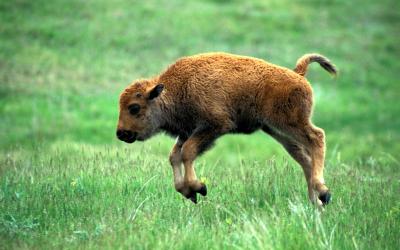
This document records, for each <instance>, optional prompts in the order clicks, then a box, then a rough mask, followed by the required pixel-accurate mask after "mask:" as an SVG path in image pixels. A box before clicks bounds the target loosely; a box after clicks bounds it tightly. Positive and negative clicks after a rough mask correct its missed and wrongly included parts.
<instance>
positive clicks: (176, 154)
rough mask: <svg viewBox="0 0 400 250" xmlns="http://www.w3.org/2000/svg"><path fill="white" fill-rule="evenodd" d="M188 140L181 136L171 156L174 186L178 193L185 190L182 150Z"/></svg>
mask: <svg viewBox="0 0 400 250" xmlns="http://www.w3.org/2000/svg"><path fill="white" fill-rule="evenodd" d="M186 139H187V138H183V137H181V136H179V137H178V138H177V140H176V143H175V145H174V147H173V148H172V150H171V153H170V155H169V162H170V163H171V166H172V172H173V174H174V186H175V189H176V191H178V192H180V191H181V190H182V189H183V176H182V156H181V150H182V145H183V143H184V142H185V141H186Z"/></svg>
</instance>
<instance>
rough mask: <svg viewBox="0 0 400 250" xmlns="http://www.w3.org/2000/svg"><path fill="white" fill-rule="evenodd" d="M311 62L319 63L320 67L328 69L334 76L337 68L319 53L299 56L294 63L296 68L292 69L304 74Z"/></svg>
mask: <svg viewBox="0 0 400 250" xmlns="http://www.w3.org/2000/svg"><path fill="white" fill-rule="evenodd" d="M312 62H317V63H319V65H321V67H322V68H324V69H325V70H326V71H328V72H329V73H330V74H332V75H334V76H336V75H337V69H336V66H335V65H334V64H332V63H331V62H330V61H329V59H328V58H326V57H325V56H322V55H319V54H314V53H313V54H305V55H304V56H302V57H300V58H299V59H298V60H297V63H296V68H295V69H294V72H296V73H297V74H299V75H301V76H305V75H306V73H307V68H308V65H309V64H310V63H312Z"/></svg>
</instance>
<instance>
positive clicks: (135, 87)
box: [117, 80, 164, 143]
mask: <svg viewBox="0 0 400 250" xmlns="http://www.w3.org/2000/svg"><path fill="white" fill-rule="evenodd" d="M163 89H164V85H163V84H154V83H151V82H148V81H145V80H143V81H138V82H134V83H132V84H131V85H129V86H128V87H127V88H126V89H125V90H124V91H123V92H122V93H121V96H120V99H119V119H118V126H117V137H118V139H120V140H121V141H124V142H127V143H132V142H134V141H135V140H139V141H144V140H146V139H148V138H149V137H151V136H152V135H153V134H155V133H156V132H157V131H158V127H159V120H160V118H159V116H160V114H159V108H158V106H157V104H156V99H157V98H159V96H160V94H161V92H162V91H163Z"/></svg>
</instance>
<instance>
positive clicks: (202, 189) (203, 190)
mask: <svg viewBox="0 0 400 250" xmlns="http://www.w3.org/2000/svg"><path fill="white" fill-rule="evenodd" d="M197 192H198V193H199V194H201V195H202V196H206V195H207V186H206V184H204V183H201V187H200V189H199V190H198V191H197Z"/></svg>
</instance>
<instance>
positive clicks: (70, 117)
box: [0, 0, 400, 249]
mask: <svg viewBox="0 0 400 250" xmlns="http://www.w3.org/2000/svg"><path fill="white" fill-rule="evenodd" d="M398 9H400V4H399V2H398V1H387V0H382V1H361V0H359V1H328V2H325V1H303V2H302V3H298V2H295V1H277V0H276V1H261V0H260V1H246V3H242V2H241V1H221V0H220V1H172V0H168V1H143V2H140V3H132V1H26V0H25V1H24V0H19V1H1V2H0V119H1V120H0V121H1V122H0V248H40V249H42V248H60V247H62V248H93V249H95V248H98V247H101V248H110V249H115V248H129V249H136V248H145V249H146V248H153V249H221V248H224V249H231V248H239V249H242V248H243V249H249V248H256V249H257V248H259V249H398V248H399V246H400V240H399V239H400V199H399V198H400V195H399V190H400V171H399V167H400V162H399V161H400V159H399V157H398V153H399V152H400V143H399V141H400V131H399V128H400V118H399V113H400V105H399V98H400V85H399V80H398V69H399V68H400V61H399V56H400V47H399V45H398V35H397V34H399V33H400V14H399V12H398ZM205 51H226V52H231V53H237V54H245V55H250V56H255V57H260V58H264V59H266V60H269V61H271V62H273V63H276V64H279V65H283V66H286V67H290V68H292V67H293V66H294V63H295V61H296V60H297V58H298V57H300V56H301V55H302V54H304V53H308V52H319V53H322V54H324V55H326V56H328V57H329V58H330V59H331V60H332V61H333V62H334V63H335V64H337V66H338V67H339V69H340V75H339V77H338V78H337V79H336V80H335V79H331V78H330V77H329V75H328V74H327V73H326V72H324V71H323V70H322V69H320V68H319V67H318V66H316V65H313V66H312V67H311V70H310V72H309V75H308V79H309V80H310V82H311V83H312V85H313V87H314V89H315V93H316V96H315V99H316V103H317V105H316V107H315V115H314V121H315V123H316V124H317V125H318V126H320V127H322V128H324V129H325V131H326V134H327V143H328V151H327V162H326V178H325V179H326V181H327V183H328V186H329V187H330V188H331V190H332V193H333V202H332V204H331V205H329V206H328V207H327V208H326V210H325V212H324V213H319V212H318V211H316V210H315V209H314V208H313V207H312V206H311V205H310V204H309V202H308V200H307V197H306V184H305V181H304V178H303V175H302V171H301V169H300V167H299V166H297V165H296V164H295V163H294V162H293V161H292V160H290V159H289V158H288V156H287V154H286V153H285V152H284V151H283V149H282V148H281V147H280V146H279V145H278V144H277V143H276V142H274V141H273V140H272V139H271V138H268V137H267V136H265V135H264V134H262V133H256V134H253V135H251V136H225V137H223V138H221V139H220V140H219V141H218V142H217V145H216V147H215V148H213V149H212V150H211V151H209V152H208V153H206V154H205V155H204V156H202V157H201V158H200V159H199V160H198V162H197V166H196V169H197V171H198V175H199V176H201V177H203V178H205V179H206V182H207V184H208V188H209V195H208V196H207V197H206V198H202V199H201V201H200V203H199V204H198V205H193V204H191V203H190V202H188V201H186V200H184V199H183V198H182V197H181V196H180V195H179V194H178V193H176V192H175V191H174V189H173V185H172V173H171V169H170V166H169V164H168V157H167V156H168V152H169V149H170V147H171V146H172V144H173V140H172V139H170V138H167V137H166V136H164V135H160V136H157V137H154V138H153V139H151V140H150V141H148V142H146V143H137V144H134V145H132V146H131V145H129V146H128V145H124V144H123V143H121V142H118V141H117V140H116V139H115V138H114V137H115V125H116V122H117V115H118V113H117V112H118V108H117V102H118V94H119V92H120V91H121V90H122V89H123V88H124V87H125V86H126V85H127V84H128V83H129V82H130V81H131V80H133V79H134V78H138V77H146V76H151V75H154V74H157V73H158V72H159V71H161V70H162V69H163V68H164V67H166V66H167V65H168V64H169V63H171V62H172V61H173V60H174V59H176V58H178V57H180V56H183V55H189V54H194V53H199V52H205Z"/></svg>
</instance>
